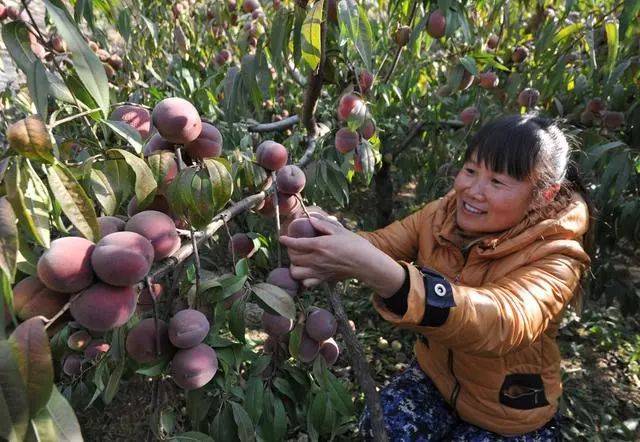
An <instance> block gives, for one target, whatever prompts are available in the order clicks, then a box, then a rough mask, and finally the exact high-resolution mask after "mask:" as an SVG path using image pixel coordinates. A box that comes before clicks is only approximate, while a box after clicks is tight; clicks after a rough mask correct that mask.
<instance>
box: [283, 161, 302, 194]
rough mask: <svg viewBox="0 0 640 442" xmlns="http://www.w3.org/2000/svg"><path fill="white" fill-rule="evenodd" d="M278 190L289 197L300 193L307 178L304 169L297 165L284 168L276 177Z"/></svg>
mask: <svg viewBox="0 0 640 442" xmlns="http://www.w3.org/2000/svg"><path fill="white" fill-rule="evenodd" d="M276 182H277V183H278V190H279V191H280V192H282V193H284V194H287V195H293V194H296V193H299V192H301V191H302V189H304V185H305V184H306V182H307V178H306V176H305V175H304V172H303V171H302V169H300V168H299V167H298V166H296V165H293V164H291V165H288V166H284V167H282V168H281V169H280V170H279V171H278V174H277V176H276Z"/></svg>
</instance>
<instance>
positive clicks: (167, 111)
mask: <svg viewBox="0 0 640 442" xmlns="http://www.w3.org/2000/svg"><path fill="white" fill-rule="evenodd" d="M151 116H152V120H153V125H154V126H155V127H156V128H157V129H158V132H160V135H162V137H163V138H164V139H165V140H167V141H170V142H172V143H188V142H190V141H193V140H195V139H196V138H198V136H199V135H200V132H201V131H202V122H201V121H200V115H199V114H198V111H197V110H196V108H195V107H194V106H193V105H192V104H191V103H189V102H188V101H187V100H185V99H184V98H179V97H171V98H165V99H164V100H162V101H161V102H160V103H158V104H157V105H156V107H154V108H153V112H152V114H151Z"/></svg>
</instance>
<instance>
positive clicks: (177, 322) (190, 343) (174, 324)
mask: <svg viewBox="0 0 640 442" xmlns="http://www.w3.org/2000/svg"><path fill="white" fill-rule="evenodd" d="M209 328H210V325H209V321H208V320H207V317H206V316H205V315H204V314H203V313H202V312H200V311H198V310H194V309H185V310H180V311H179V312H177V313H176V314H175V315H173V317H172V318H171V320H170V321H169V339H170V340H171V343H172V344H173V345H175V346H176V347H178V348H191V347H195V346H196V345H198V344H200V343H201V342H202V341H204V338H206V337H207V334H209Z"/></svg>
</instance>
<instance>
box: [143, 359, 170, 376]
mask: <svg viewBox="0 0 640 442" xmlns="http://www.w3.org/2000/svg"><path fill="white" fill-rule="evenodd" d="M167 365H169V358H163V359H162V360H161V361H159V362H155V363H153V364H152V365H147V366H144V367H141V368H139V369H137V370H136V373H138V374H141V375H143V376H148V377H155V376H158V375H160V374H162V373H163V372H164V370H165V368H167Z"/></svg>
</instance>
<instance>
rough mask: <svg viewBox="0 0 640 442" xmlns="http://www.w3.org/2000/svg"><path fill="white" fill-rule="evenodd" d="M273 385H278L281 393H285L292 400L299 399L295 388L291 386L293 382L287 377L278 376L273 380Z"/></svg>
mask: <svg viewBox="0 0 640 442" xmlns="http://www.w3.org/2000/svg"><path fill="white" fill-rule="evenodd" d="M273 386H274V387H276V388H277V389H278V391H279V392H280V393H282V394H284V395H285V396H287V397H288V398H289V399H291V400H292V401H294V402H295V401H296V400H297V398H296V394H295V393H294V392H293V388H291V384H290V383H289V381H287V380H286V379H284V378H281V377H277V378H276V379H275V380H274V381H273Z"/></svg>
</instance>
